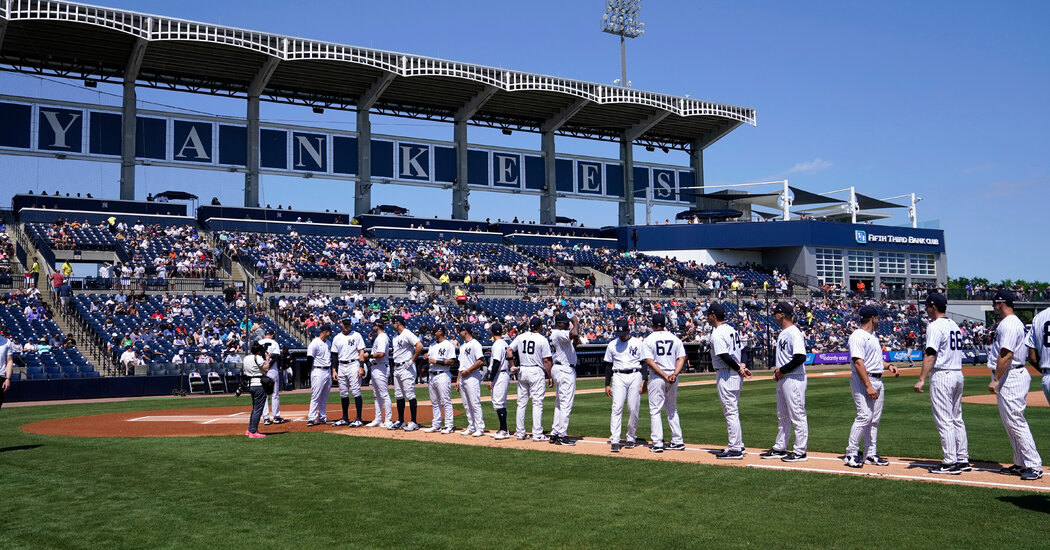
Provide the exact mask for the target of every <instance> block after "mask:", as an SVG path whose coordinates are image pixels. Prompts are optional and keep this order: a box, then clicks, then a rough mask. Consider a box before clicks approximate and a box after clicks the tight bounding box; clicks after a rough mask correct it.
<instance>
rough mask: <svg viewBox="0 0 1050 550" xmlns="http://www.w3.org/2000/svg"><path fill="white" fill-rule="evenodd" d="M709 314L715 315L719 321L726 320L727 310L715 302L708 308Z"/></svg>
mask: <svg viewBox="0 0 1050 550" xmlns="http://www.w3.org/2000/svg"><path fill="white" fill-rule="evenodd" d="M707 314H708V315H714V316H715V317H716V318H718V319H725V318H726V308H725V306H723V305H722V304H720V303H718V302H714V303H713V304H711V305H709V306H707Z"/></svg>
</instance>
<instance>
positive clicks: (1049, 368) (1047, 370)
mask: <svg viewBox="0 0 1050 550" xmlns="http://www.w3.org/2000/svg"><path fill="white" fill-rule="evenodd" d="M1039 370H1041V371H1043V374H1050V367H1047V368H1045V369H1039Z"/></svg>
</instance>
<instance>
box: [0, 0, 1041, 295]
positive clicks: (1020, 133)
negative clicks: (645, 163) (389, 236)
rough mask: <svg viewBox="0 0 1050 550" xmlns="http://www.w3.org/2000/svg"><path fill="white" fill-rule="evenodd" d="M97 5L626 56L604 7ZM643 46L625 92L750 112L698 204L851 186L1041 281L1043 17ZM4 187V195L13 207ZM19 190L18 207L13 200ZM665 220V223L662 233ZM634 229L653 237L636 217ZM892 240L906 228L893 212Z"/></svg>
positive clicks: (321, 190)
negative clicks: (763, 191)
mask: <svg viewBox="0 0 1050 550" xmlns="http://www.w3.org/2000/svg"><path fill="white" fill-rule="evenodd" d="M105 4H106V5H109V6H113V7H118V8H126V9H133V10H137V11H142V12H148V13H157V14H161V15H167V16H173V17H181V18H185V19H192V20H199V21H205V22H211V23H220V24H223V25H231V26H237V27H243V28H248V29H256V30H263V31H269V32H276V33H281V34H289V35H295V36H303V37H308V38H314V39H321V40H330V41H335V42H341V43H346V44H353V45H361V46H368V47H374V48H380V49H389V50H395V51H402V52H409V53H415V54H420V55H428V56H436V57H443V58H447V59H454V60H461V61H468V62H473V63H480V64H486V65H494V66H499V67H505V68H510V69H517V70H524V71H532V72H539V73H545V74H553V75H557V76H563V77H571V78H579V79H584V80H591V81H597V82H605V83H610V84H611V83H612V80H613V79H614V78H617V77H618V76H619V49H618V43H617V39H616V38H615V37H613V36H610V35H606V34H603V33H601V32H600V31H599V20H600V17H601V13H602V9H603V6H604V3H603V2H602V1H601V0H586V1H579V0H574V1H571V2H565V1H560V2H554V1H546V0H533V1H530V2H517V3H509V2H496V1H492V0H489V1H476V0H459V1H456V2H450V1H446V2H434V1H422V0H414V1H399V0H388V1H385V2H361V1H342V2H336V1H326V2H322V1H303V2H295V3H289V2H275V1H268V0H265V1H264V0H256V1H252V2H247V1H224V2H214V1H210V2H204V1H199V0H186V1H184V2H179V3H174V4H173V3H170V2H160V1H131V0H109V1H107V2H105ZM641 14H642V20H643V21H646V23H647V30H648V32H647V33H646V34H645V35H644V36H642V37H641V38H638V39H635V40H633V41H631V42H630V43H629V44H628V79H629V80H631V81H633V85H634V87H635V88H640V89H646V90H653V91H658V92H665V93H671V94H679V95H681V94H690V95H691V96H692V97H694V98H703V99H710V100H715V101H721V102H726V103H731V104H735V105H745V106H749V107H754V108H756V109H757V111H758V127H754V128H753V127H749V126H743V127H741V128H739V129H737V130H736V131H735V132H733V133H732V134H730V135H729V136H728V137H726V138H724V139H723V140H722V141H720V142H719V143H717V144H715V145H714V146H712V147H711V148H709V149H708V150H707V151H706V152H705V162H706V170H705V174H706V180H707V182H708V184H711V185H713V184H719V183H742V182H749V181H764V180H767V179H770V178H778V179H779V178H789V179H790V180H791V182H792V184H793V185H796V186H799V187H802V188H804V189H807V190H811V191H816V192H822V191H828V190H833V189H840V188H843V187H848V186H850V185H855V186H856V187H857V189H858V191H859V192H861V193H864V194H867V195H870V196H874V197H889V196H893V195H900V194H904V193H909V192H913V191H914V192H917V193H918V194H919V195H920V196H922V197H923V198H924V200H923V201H922V202H921V203H920V205H919V218H920V221H923V222H934V223H937V224H939V226H940V227H941V228H942V229H944V230H945V239H946V242H947V246H948V253H949V255H948V270H949V274H950V275H952V276H970V275H978V276H985V277H989V278H992V279H999V278H1026V279H1033V278H1038V279H1043V280H1046V279H1050V259H1048V258H1050V254H1047V252H1046V251H1047V247H1046V245H1045V244H1044V242H1045V241H1044V240H1043V239H1040V238H1039V237H1037V236H1039V235H1045V234H1046V229H1045V225H1044V223H1043V219H1041V218H1043V216H1044V211H1045V209H1046V203H1047V201H1046V200H1045V199H1046V196H1047V192H1046V190H1045V189H1046V187H1047V185H1048V184H1050V155H1048V151H1050V138H1048V137H1047V134H1046V131H1045V129H1044V127H1043V126H1044V125H1045V123H1046V122H1047V121H1050V102H1048V101H1046V98H1047V97H1050V55H1047V53H1048V52H1050V33H1047V32H1046V30H1045V22H1046V21H1048V20H1050V3H1047V2H1015V3H1010V4H1009V5H1007V4H1006V3H994V2H982V3H979V2H959V1H952V2H947V1H945V2H909V1H899V2H898V1H888V2H879V3H871V2H869V3H860V2H841V1H828V2H820V1H809V2H792V3H786V2H746V1H729V0H726V1H707V0H694V1H687V0H683V1H671V0H662V1H659V0H644V1H643V8H642V12H641ZM0 90H3V93H7V94H15V95H28V96H36V97H45V98H51V99H66V100H75V101H86V102H100V103H105V104H117V103H119V100H118V98H117V97H114V96H110V95H106V94H107V93H114V94H119V89H118V88H116V87H110V86H104V85H103V86H100V87H99V88H98V89H97V90H88V89H85V88H83V87H82V86H81V85H80V84H79V82H77V81H67V82H66V83H64V84H56V83H53V82H50V81H41V80H39V79H36V78H33V77H27V76H24V75H15V74H10V73H3V74H0ZM139 99H140V100H142V101H143V102H144V103H143V104H142V107H143V108H151V109H163V107H159V106H158V105H155V104H154V103H160V104H164V105H171V106H178V107H182V108H187V109H193V110H197V111H203V112H208V113H214V114H223V115H234V116H243V115H244V102H243V101H242V100H232V99H220V98H210V97H206V96H198V95H194V94H179V93H173V92H162V91H156V90H148V89H141V90H140V91H139ZM262 118H263V119H264V120H271V121H286V122H293V121H294V122H296V123H311V124H314V123H316V124H318V125H321V126H329V127H333V128H346V129H352V127H353V114H352V113H338V112H332V111H327V112H325V113H324V114H323V115H315V114H313V113H312V112H311V111H310V109H308V108H304V107H291V106H283V105H271V104H265V103H264V104H263V107H262ZM373 131H374V132H377V133H388V134H398V135H410V136H418V137H428V138H436V139H448V140H450V139H451V138H452V127H451V125H443V124H432V123H425V122H420V121H415V120H409V119H392V118H380V119H376V121H375V122H374V123H373ZM470 140H471V141H472V142H477V143H487V144H493V145H506V146H513V147H525V148H533V149H538V148H539V137H538V136H537V135H531V134H524V133H521V132H515V133H514V135H513V136H504V135H502V134H500V133H499V132H498V131H495V132H494V131H491V130H486V129H474V128H471V130H470ZM558 148H559V150H562V151H566V152H572V153H579V154H592V155H601V156H608V157H615V156H616V155H617V149H616V146H615V145H613V144H608V143H601V142H592V141H586V140H575V139H568V138H560V139H559V142H558ZM635 158H636V160H649V161H656V162H670V163H676V164H682V165H685V164H687V163H688V159H687V158H686V156H685V154H684V153H676V152H672V153H670V154H664V153H662V152H660V151H659V150H657V151H656V152H654V153H648V152H646V151H644V150H642V149H640V148H639V149H638V150H637V152H636V157H635ZM0 169H2V170H3V172H4V173H5V174H8V176H7V178H6V179H7V181H11V180H14V181H22V182H24V183H22V184H20V185H17V186H18V187H19V188H32V189H37V190H39V189H47V190H49V192H50V190H52V189H53V188H55V187H61V188H62V189H63V190H83V191H85V192H87V191H90V192H92V193H94V194H96V195H99V194H102V195H107V196H113V195H116V194H117V183H116V182H117V180H118V178H119V167H118V166H117V165H114V164H108V163H87V162H77V161H58V160H49V159H36V158H19V157H10V156H0ZM137 177H138V181H139V190H140V193H141V195H142V196H143V197H144V196H145V194H146V193H148V192H159V191H162V190H165V189H169V188H179V189H185V190H188V191H190V192H195V193H197V194H199V195H201V196H205V197H210V196H213V195H218V196H219V198H220V199H221V200H222V201H223V202H224V203H225V204H236V203H238V202H239V201H241V198H242V196H243V192H242V184H243V176H241V175H232V174H222V173H212V172H204V171H189V170H182V171H180V170H175V169H166V168H156V167H149V168H140V169H139V172H138V176H137ZM348 185H350V184H347V183H345V182H323V181H320V180H318V179H312V180H308V181H307V180H303V179H301V178H284V177H275V176H264V177H263V189H262V196H263V199H262V200H263V202H264V203H270V204H273V205H276V204H278V203H280V204H288V203H291V204H292V205H294V206H295V207H297V208H304V209H318V208H320V209H324V208H329V207H332V206H333V205H335V208H338V209H339V210H341V211H349V210H351V209H352V195H351V189H350V188H349V187H348ZM6 187H7V185H6V184H5V191H6ZM409 189H410V188H406V187H399V186H382V185H377V186H375V187H374V188H373V202H374V203H376V204H380V203H397V204H402V205H404V206H407V207H409V208H410V209H411V210H412V211H413V213H414V214H417V215H424V216H435V215H437V216H441V217H448V216H449V215H450V214H451V206H450V203H451V191H444V190H430V189H423V190H417V189H411V191H412V192H411V194H406V193H405V191H406V190H409ZM19 190H24V189H19ZM471 203H472V210H471V215H472V217H475V218H484V217H492V218H504V219H509V218H511V217H514V216H518V217H521V218H524V219H536V218H538V210H539V200H538V198H533V197H513V198H511V197H510V196H508V195H503V194H492V193H480V192H474V193H472V195H471ZM675 211H677V209H674V208H669V207H668V208H657V209H656V210H655V216H656V217H657V218H658V219H663V218H666V217H673V214H674V212H675ZM558 213H559V214H560V215H568V216H572V217H575V218H577V219H579V220H581V221H582V222H583V223H585V224H587V225H591V226H598V225H609V224H614V223H615V222H616V206H615V204H613V203H597V204H595V203H590V202H584V201H578V200H565V199H562V200H560V201H559V206H558ZM638 219H639V220H644V213H643V209H642V207H641V206H639V211H638ZM889 223H894V224H904V223H907V219H906V217H904V215H903V212H902V213H901V214H900V215H898V216H897V217H895V218H894V219H892V220H891V221H890V222H889Z"/></svg>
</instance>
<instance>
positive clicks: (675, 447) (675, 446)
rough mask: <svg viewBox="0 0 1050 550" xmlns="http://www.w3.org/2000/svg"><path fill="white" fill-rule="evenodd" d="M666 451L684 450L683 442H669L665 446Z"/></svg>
mask: <svg viewBox="0 0 1050 550" xmlns="http://www.w3.org/2000/svg"><path fill="white" fill-rule="evenodd" d="M666 449H667V450H668V451H684V450H685V443H671V444H670V445H668V446H667V447H666Z"/></svg>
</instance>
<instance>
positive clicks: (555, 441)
mask: <svg viewBox="0 0 1050 550" xmlns="http://www.w3.org/2000/svg"><path fill="white" fill-rule="evenodd" d="M560 437H561V436H560V435H555V434H551V436H550V438H549V439H548V442H549V443H550V444H551V445H557V444H558V438H560Z"/></svg>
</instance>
